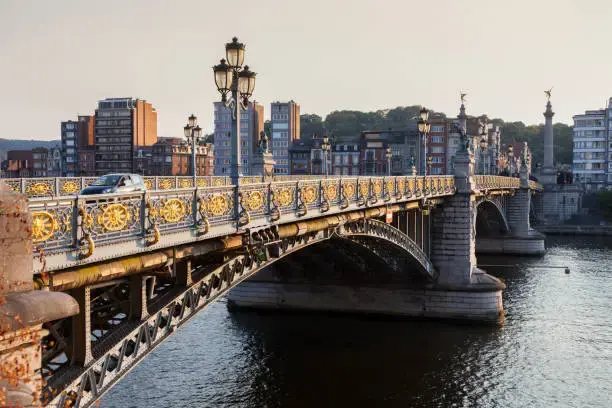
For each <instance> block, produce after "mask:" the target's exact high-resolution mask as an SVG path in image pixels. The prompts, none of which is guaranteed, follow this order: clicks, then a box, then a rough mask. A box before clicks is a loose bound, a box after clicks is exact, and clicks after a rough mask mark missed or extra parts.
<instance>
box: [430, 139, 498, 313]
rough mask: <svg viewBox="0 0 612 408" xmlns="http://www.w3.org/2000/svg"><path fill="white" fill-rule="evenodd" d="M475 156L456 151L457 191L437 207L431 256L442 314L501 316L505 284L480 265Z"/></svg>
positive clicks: (434, 288) (439, 310)
mask: <svg viewBox="0 0 612 408" xmlns="http://www.w3.org/2000/svg"><path fill="white" fill-rule="evenodd" d="M473 166H474V159H473V157H472V156H471V153H470V152H468V151H460V152H458V153H457V155H456V156H455V177H456V187H457V192H456V193H455V195H453V196H452V197H448V198H447V199H446V200H445V202H444V206H443V207H442V208H440V209H436V210H435V213H434V217H433V224H432V233H431V238H432V248H431V261H432V262H433V264H434V266H435V267H436V269H437V270H438V272H439V275H438V279H437V282H436V283H435V284H434V285H433V287H432V289H433V290H435V291H436V292H437V294H438V302H439V309H438V313H439V314H440V315H441V316H445V317H451V318H458V319H468V320H479V321H484V322H492V323H497V322H502V321H503V319H504V309H503V303H502V297H501V296H502V290H503V289H505V285H504V284H503V283H502V282H501V281H500V280H499V279H497V278H495V277H493V276H491V275H488V274H487V273H486V272H485V271H483V270H482V269H479V268H477V267H476V265H477V261H476V201H475V194H474V193H475V192H476V186H475V183H474V180H473V177H472V176H473V174H474V172H473Z"/></svg>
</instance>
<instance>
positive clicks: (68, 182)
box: [0, 175, 340, 198]
mask: <svg viewBox="0 0 612 408" xmlns="http://www.w3.org/2000/svg"><path fill="white" fill-rule="evenodd" d="M339 177H340V176H329V177H324V176H317V175H315V176H310V175H308V176H306V175H305V176H274V178H273V180H274V181H296V180H319V179H322V178H329V179H334V178H339ZM95 179H96V177H45V178H39V177H36V178H3V179H0V180H1V181H3V182H4V183H6V184H7V185H8V186H9V188H10V189H11V190H13V191H15V192H17V193H22V194H25V195H26V196H27V197H28V198H34V197H56V196H68V195H76V194H78V193H79V192H80V191H81V190H82V189H84V188H85V187H87V186H88V185H89V184H91V183H92V182H93V181H94V180H95ZM143 180H144V184H145V185H146V187H147V190H172V189H175V188H193V187H194V185H193V177H191V176H143ZM241 180H242V181H241V183H242V184H252V183H261V182H263V176H244V177H242V179H241ZM196 184H197V187H218V186H227V185H230V184H232V183H231V180H230V178H229V177H226V176H198V177H197V178H196Z"/></svg>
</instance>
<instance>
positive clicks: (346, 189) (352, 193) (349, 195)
mask: <svg viewBox="0 0 612 408" xmlns="http://www.w3.org/2000/svg"><path fill="white" fill-rule="evenodd" d="M341 184H342V198H343V199H345V200H347V202H348V203H353V202H355V201H357V189H358V188H359V184H358V183H357V179H356V178H351V179H342V181H341Z"/></svg>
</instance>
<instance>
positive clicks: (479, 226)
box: [475, 198, 510, 238]
mask: <svg viewBox="0 0 612 408" xmlns="http://www.w3.org/2000/svg"><path fill="white" fill-rule="evenodd" d="M475 213H476V214H475V228H476V237H477V238H478V237H481V238H482V237H490V236H499V235H505V234H507V233H509V232H510V225H509V224H508V220H507V218H506V213H505V210H504V203H503V202H500V201H499V200H497V199H488V198H484V199H482V200H480V201H479V202H478V203H477V204H476V211H475Z"/></svg>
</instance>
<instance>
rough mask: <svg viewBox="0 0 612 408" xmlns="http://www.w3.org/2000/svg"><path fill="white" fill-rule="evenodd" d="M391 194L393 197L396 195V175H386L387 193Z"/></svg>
mask: <svg viewBox="0 0 612 408" xmlns="http://www.w3.org/2000/svg"><path fill="white" fill-rule="evenodd" d="M386 194H389V195H390V196H391V198H394V197H395V177H385V195H386Z"/></svg>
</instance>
